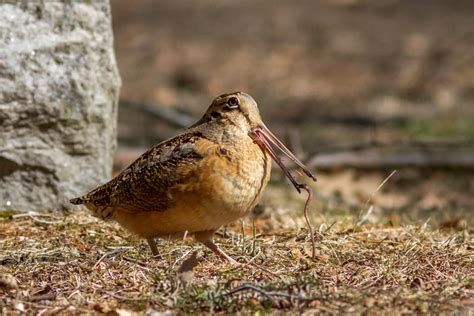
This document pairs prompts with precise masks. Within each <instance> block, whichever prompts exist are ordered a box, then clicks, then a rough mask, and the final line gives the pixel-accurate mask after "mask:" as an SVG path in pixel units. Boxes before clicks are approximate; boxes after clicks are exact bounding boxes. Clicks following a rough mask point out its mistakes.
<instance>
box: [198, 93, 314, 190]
mask: <svg viewBox="0 0 474 316" xmlns="http://www.w3.org/2000/svg"><path fill="white" fill-rule="evenodd" d="M200 122H201V123H203V122H208V123H218V124H219V123H222V124H223V125H224V126H226V125H228V124H232V125H234V126H236V127H238V128H240V129H242V130H243V131H244V132H245V133H246V134H247V135H248V136H249V137H250V138H251V139H253V141H254V142H255V143H257V144H258V145H259V146H260V147H261V148H262V150H264V151H265V152H267V153H268V154H269V155H270V156H271V157H272V158H273V159H274V160H275V162H276V163H277V164H278V165H279V166H280V168H282V170H283V171H284V172H285V174H286V175H287V176H288V178H289V179H290V181H291V182H292V183H293V184H294V185H295V186H296V187H297V189H298V188H299V184H297V183H296V181H295V180H294V178H293V177H292V175H291V173H290V172H289V170H288V169H287V168H286V167H285V166H284V165H283V162H282V160H281V159H280V158H279V157H278V156H277V154H276V152H275V150H274V149H273V147H272V145H273V146H275V147H276V148H278V149H280V150H281V151H282V152H283V153H284V154H285V155H286V156H287V157H288V158H290V159H291V160H292V161H293V162H294V163H295V164H296V165H297V166H298V167H299V168H300V170H301V171H303V172H304V173H305V174H306V175H307V176H308V177H310V178H311V179H313V180H314V181H316V177H315V176H314V175H313V174H312V173H311V171H309V169H308V168H307V167H306V166H305V165H304V164H303V163H302V162H301V161H300V160H298V158H296V156H295V155H294V154H293V153H292V152H291V151H290V150H289V149H288V148H286V146H285V145H284V144H283V143H282V142H281V141H280V140H279V139H278V138H277V137H276V136H275V135H274V134H273V133H272V132H271V131H270V130H269V129H268V128H267V127H266V126H265V124H264V123H263V121H262V118H261V116H260V112H259V110H258V106H257V102H255V100H254V99H253V98H252V97H251V96H250V95H248V94H247V93H245V92H234V93H228V94H223V95H220V96H218V97H217V98H215V99H214V101H213V102H212V104H211V105H210V106H209V108H208V109H207V111H206V114H204V116H203V118H202V119H201V121H200ZM200 122H198V123H197V124H199V123H200ZM298 190H299V189H298Z"/></svg>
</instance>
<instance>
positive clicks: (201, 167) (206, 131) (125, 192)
mask: <svg viewBox="0 0 474 316" xmlns="http://www.w3.org/2000/svg"><path fill="white" fill-rule="evenodd" d="M275 139H276V138H274V136H273V134H271V133H270V132H269V131H268V130H267V129H266V127H265V125H263V123H262V121H261V118H260V114H259V111H258V108H257V104H256V102H255V101H254V100H253V98H252V97H251V96H249V95H248V94H246V93H243V92H236V93H231V94H225V95H221V96H219V97H217V98H216V99H215V100H214V101H213V103H212V104H211V105H210V106H209V108H208V110H207V111H206V113H205V114H204V116H203V117H202V119H201V120H199V121H198V122H197V123H196V124H194V125H193V126H191V127H190V128H188V129H187V130H185V131H184V132H183V133H182V134H180V135H178V136H176V137H174V138H171V139H169V140H166V141H164V142H162V143H160V144H158V145H156V146H155V147H153V148H151V149H150V150H148V151H147V152H145V153H144V154H143V155H142V156H140V157H139V158H138V159H137V160H136V161H135V162H133V163H132V164H131V165H130V166H129V167H128V168H126V169H125V170H123V171H122V172H121V173H120V174H119V175H117V176H116V177H115V178H114V179H112V180H111V181H110V182H108V183H106V184H104V185H102V186H99V187H98V188H96V189H94V190H92V191H91V192H89V193H88V194H86V195H84V196H82V197H80V198H76V199H72V200H71V203H73V204H84V205H85V206H86V207H87V208H89V209H90V210H91V211H92V212H93V214H94V215H96V216H98V217H100V218H102V219H112V220H115V221H117V222H119V223H120V224H121V225H122V226H124V227H125V228H127V229H129V230H130V231H132V232H134V233H136V234H138V235H139V236H141V237H143V238H146V239H147V241H148V243H149V245H150V247H151V249H152V252H153V253H154V254H155V255H156V254H157V253H158V250H157V248H156V245H155V243H154V238H155V237H174V238H177V237H183V236H185V235H188V234H189V235H194V236H195V238H196V239H197V240H198V241H200V242H202V243H203V244H204V245H206V246H207V247H209V248H210V249H211V250H212V251H214V252H215V253H216V254H218V255H219V256H221V257H222V258H224V259H226V260H229V261H231V262H234V263H235V261H234V260H233V259H232V258H230V257H229V256H227V255H226V254H225V253H224V252H222V251H221V250H220V249H219V248H218V247H217V246H216V245H215V244H214V243H213V242H212V236H213V234H214V232H215V231H216V230H217V229H219V227H221V226H222V225H225V224H228V223H230V222H233V221H235V220H236V219H238V218H241V217H242V216H244V215H245V214H246V213H248V212H249V211H250V210H251V209H252V208H253V207H254V206H255V205H256V203H257V202H258V200H259V198H260V197H261V195H262V192H263V190H264V188H265V186H266V184H267V182H268V179H269V177H270V171H271V159H270V157H273V158H275V159H277V162H278V163H279V164H280V165H281V161H279V159H278V158H277V157H276V156H275V153H274V152H273V150H272V149H271V147H270V148H268V147H269V145H268V142H267V141H270V142H272V143H274V144H276V145H277V146H278V147H280V148H281V146H283V145H281V143H279V142H276V143H275ZM283 147H284V146H283ZM282 150H284V151H285V150H286V151H287V149H286V148H282ZM285 153H286V152H285ZM290 158H292V159H293V160H294V161H295V162H297V164H298V165H299V166H300V167H302V168H303V170H304V172H306V173H307V174H308V173H309V171H308V170H307V169H305V168H304V167H303V166H302V164H301V163H300V162H299V161H297V159H296V158H295V157H294V156H292V155H291V154H290ZM287 174H289V173H288V172H287ZM309 174H310V173H309ZM290 180H292V177H291V175H290Z"/></svg>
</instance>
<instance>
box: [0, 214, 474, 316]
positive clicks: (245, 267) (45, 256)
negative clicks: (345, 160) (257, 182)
mask: <svg viewBox="0 0 474 316" xmlns="http://www.w3.org/2000/svg"><path fill="white" fill-rule="evenodd" d="M48 222H50V224H45V223H43V222H37V221H35V220H34V219H33V218H32V217H30V216H26V217H18V218H14V219H13V218H12V217H11V216H10V217H8V218H3V219H2V221H1V222H0V275H1V276H2V277H3V276H9V277H10V280H12V278H13V279H14V280H15V281H16V287H15V286H13V287H9V288H8V289H6V288H0V306H2V307H1V310H0V312H1V313H3V314H8V313H12V312H18V311H24V312H27V313H40V312H41V313H42V312H46V311H47V312H51V313H53V312H61V313H66V314H67V313H70V314H76V313H87V312H89V313H90V312H94V311H95V312H98V311H102V312H105V313H112V314H127V313H128V314H130V313H135V312H139V313H147V314H149V313H151V312H154V311H157V312H167V313H229V312H256V311H264V312H270V311H275V310H281V311H293V312H311V313H340V312H347V313H364V312H369V313H375V314H377V313H387V312H394V311H396V312H397V313H420V312H423V313H430V312H431V313H438V312H453V311H457V312H468V311H472V310H473V308H474V278H473V275H474V239H473V237H472V236H473V231H472V229H471V228H469V227H464V228H463V229H460V230H449V229H448V230H444V229H443V230H436V229H432V228H430V226H429V225H421V226H403V227H396V226H395V227H390V226H384V225H373V224H361V225H354V224H353V225H352V226H348V224H347V223H342V222H340V221H337V222H335V223H332V225H331V224H328V225H326V227H327V228H326V229H319V230H316V231H315V239H316V250H317V251H316V254H315V257H314V259H311V254H312V250H311V248H312V247H311V240H310V238H309V235H308V230H307V229H289V230H288V229H287V230H281V229H278V228H277V229H275V230H273V231H271V230H270V231H268V229H265V232H264V231H263V230H262V229H261V227H262V226H265V225H266V224H265V223H262V222H261V221H257V222H256V224H255V226H254V227H253V228H252V229H253V230H254V233H252V234H247V233H246V234H245V235H243V234H241V233H240V227H239V225H237V224H236V225H233V226H231V227H228V228H227V229H226V230H224V231H221V232H220V233H219V234H218V238H217V242H218V243H220V244H221V245H222V247H223V248H224V249H226V251H227V252H228V253H229V254H230V255H232V256H233V257H234V258H237V259H239V261H240V262H242V263H243V264H242V265H241V266H239V267H232V266H230V265H228V264H226V263H223V262H221V261H220V260H219V259H218V258H217V257H216V256H214V255H213V254H211V253H210V252H209V251H207V250H206V249H203V248H202V247H200V246H199V245H197V244H195V243H193V242H191V241H190V240H185V241H179V242H170V241H166V240H161V241H159V247H160V249H161V251H162V252H161V258H153V257H152V256H151V254H150V253H149V252H148V249H147V246H146V244H145V243H143V242H142V241H140V240H139V239H137V238H135V237H134V236H132V235H130V234H129V233H127V232H126V231H124V230H122V229H121V228H120V227H119V226H118V225H115V224H108V223H103V222H100V221H98V220H96V219H94V218H93V217H91V216H90V215H88V214H87V213H85V212H77V213H74V214H69V215H65V216H58V215H55V217H54V221H48ZM265 227H268V226H265ZM190 254H191V255H190ZM184 258H188V259H184ZM180 260H182V261H183V263H182V264H178V263H179V262H180ZM183 275H186V276H185V277H184V279H183Z"/></svg>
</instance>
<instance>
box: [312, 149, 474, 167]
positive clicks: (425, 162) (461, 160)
mask: <svg viewBox="0 0 474 316" xmlns="http://www.w3.org/2000/svg"><path fill="white" fill-rule="evenodd" d="M306 164H307V165H308V166H309V167H310V168H311V167H314V168H317V169H319V170H323V169H332V168H344V167H350V168H359V169H389V168H394V169H396V168H400V167H416V168H466V169H474V152H469V151H467V150H466V149H464V150H462V149H461V150H460V149H454V148H444V149H442V148H436V147H434V148H415V149H406V148H398V149H397V148H393V149H385V150H381V149H377V148H371V149H364V150H355V151H342V152H332V153H320V154H316V155H314V156H313V157H312V158H310V159H309V160H308V162H307V163H306Z"/></svg>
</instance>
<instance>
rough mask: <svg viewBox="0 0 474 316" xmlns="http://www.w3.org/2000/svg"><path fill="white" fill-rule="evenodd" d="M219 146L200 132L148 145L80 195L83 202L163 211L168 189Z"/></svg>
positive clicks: (169, 201)
mask: <svg viewBox="0 0 474 316" xmlns="http://www.w3.org/2000/svg"><path fill="white" fill-rule="evenodd" d="M214 147H218V146H217V145H216V144H215V143H213V142H211V141H209V140H207V139H206V138H204V137H203V136H202V135H201V134H199V133H184V134H181V135H179V136H177V137H175V138H172V139H169V140H167V141H164V142H163V143H160V144H158V145H156V146H155V147H153V148H151V149H150V150H148V151H147V152H145V153H144V154H143V155H141V156H140V157H139V158H138V159H137V160H136V161H135V162H133V163H132V164H131V165H130V166H129V167H127V168H126V169H125V170H123V171H122V172H121V173H120V174H119V175H117V176H116V177H115V178H114V179H112V180H111V181H110V182H108V183H106V184H104V185H102V186H100V187H98V188H96V189H95V190H93V191H91V192H90V193H88V194H87V195H85V196H84V197H83V199H84V203H88V204H89V205H90V204H92V205H93V206H96V207H100V206H108V207H117V208H122V209H125V210H127V211H130V212H134V211H137V212H139V211H166V210H167V209H168V208H169V207H170V206H172V203H173V201H172V199H171V198H170V194H169V192H170V189H172V188H173V187H174V186H176V185H180V184H184V183H185V182H187V181H189V180H190V179H189V178H190V177H192V176H193V174H195V173H196V172H197V170H195V169H196V168H198V166H199V162H200V160H201V159H203V158H205V157H206V155H208V154H209V151H210V150H213V149H214Z"/></svg>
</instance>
